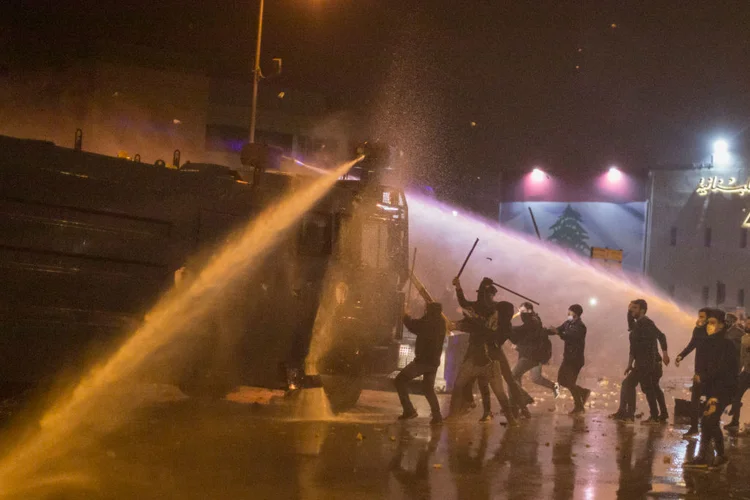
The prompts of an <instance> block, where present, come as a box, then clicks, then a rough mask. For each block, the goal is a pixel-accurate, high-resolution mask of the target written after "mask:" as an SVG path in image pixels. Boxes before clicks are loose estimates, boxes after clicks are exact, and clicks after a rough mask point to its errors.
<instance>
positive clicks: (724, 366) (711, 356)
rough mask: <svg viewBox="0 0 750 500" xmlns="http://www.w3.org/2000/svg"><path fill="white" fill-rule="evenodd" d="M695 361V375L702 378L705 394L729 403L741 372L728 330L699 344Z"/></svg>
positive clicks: (708, 337)
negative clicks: (727, 335) (727, 333)
mask: <svg viewBox="0 0 750 500" xmlns="http://www.w3.org/2000/svg"><path fill="white" fill-rule="evenodd" d="M695 359H696V366H695V373H696V374H697V375H698V376H699V377H700V382H701V388H702V391H703V394H704V395H705V396H706V397H707V398H718V399H719V400H720V401H724V402H725V403H728V402H729V401H730V400H731V399H732V397H733V396H734V393H735V391H736V389H737V372H738V371H739V370H738V360H737V352H736V351H735V348H734V344H733V343H732V341H731V340H729V339H728V338H726V330H724V331H721V332H717V333H715V334H713V335H706V338H705V339H703V340H702V341H701V342H700V343H699V344H698V347H697V350H696V355H695ZM698 361H700V365H699V364H698Z"/></svg>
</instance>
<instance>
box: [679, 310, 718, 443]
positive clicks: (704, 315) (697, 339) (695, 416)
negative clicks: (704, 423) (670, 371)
mask: <svg viewBox="0 0 750 500" xmlns="http://www.w3.org/2000/svg"><path fill="white" fill-rule="evenodd" d="M710 310H711V309H710V308H708V307H704V308H702V309H700V310H698V319H697V320H696V321H695V328H693V335H692V337H691V338H690V342H689V343H688V345H687V346H686V347H685V349H683V350H682V352H681V353H680V354H678V355H677V357H676V358H675V360H674V362H675V366H680V362H681V361H682V360H683V359H685V357H686V356H688V355H689V354H690V353H691V352H693V350H694V349H696V348H697V347H698V346H699V345H700V343H701V342H702V341H703V340H705V339H706V321H707V319H708V312H709V311H710ZM698 363H699V360H698V353H697V351H696V354H695V366H696V367H697V366H698ZM696 369H697V368H696ZM700 395H701V387H700V382H697V381H696V380H695V378H693V385H692V387H691V388H690V428H689V429H688V430H687V432H686V433H685V434H683V437H684V438H692V437H694V436H696V435H697V434H698V420H699V419H700V413H701V403H700Z"/></svg>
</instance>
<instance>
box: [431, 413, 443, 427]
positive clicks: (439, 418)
mask: <svg viewBox="0 0 750 500" xmlns="http://www.w3.org/2000/svg"><path fill="white" fill-rule="evenodd" d="M442 423H443V416H442V415H434V416H433V417H432V419H431V420H430V425H441V424H442Z"/></svg>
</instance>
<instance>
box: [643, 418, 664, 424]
mask: <svg viewBox="0 0 750 500" xmlns="http://www.w3.org/2000/svg"><path fill="white" fill-rule="evenodd" d="M661 423H662V421H661V420H660V419H659V417H648V418H647V419H646V420H641V425H661Z"/></svg>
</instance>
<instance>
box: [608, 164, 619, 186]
mask: <svg viewBox="0 0 750 500" xmlns="http://www.w3.org/2000/svg"><path fill="white" fill-rule="evenodd" d="M607 179H608V180H609V181H610V182H619V181H620V180H621V179H622V172H621V171H620V169H619V168H617V167H609V171H607Z"/></svg>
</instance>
